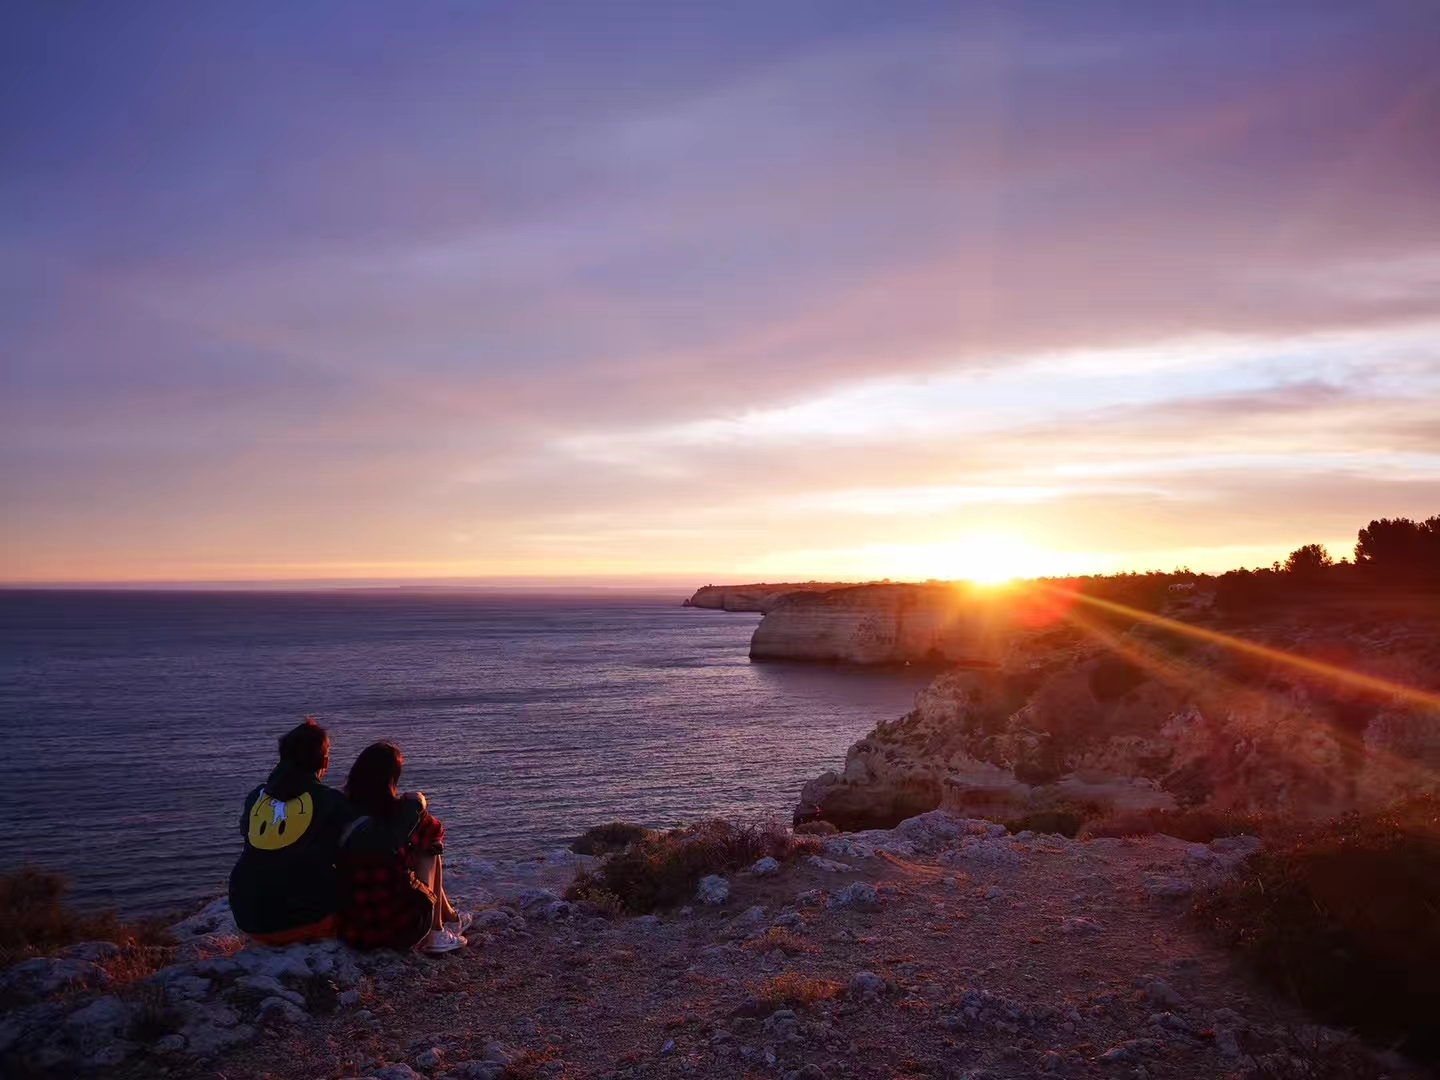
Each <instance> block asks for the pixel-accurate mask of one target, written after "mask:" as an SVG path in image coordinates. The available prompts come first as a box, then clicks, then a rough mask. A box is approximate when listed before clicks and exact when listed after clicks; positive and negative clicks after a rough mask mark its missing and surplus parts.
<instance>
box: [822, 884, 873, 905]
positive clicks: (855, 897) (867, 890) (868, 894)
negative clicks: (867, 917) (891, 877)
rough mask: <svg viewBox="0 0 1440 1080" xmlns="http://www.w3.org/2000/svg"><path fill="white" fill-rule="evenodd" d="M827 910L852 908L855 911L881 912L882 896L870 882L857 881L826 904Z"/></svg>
mask: <svg viewBox="0 0 1440 1080" xmlns="http://www.w3.org/2000/svg"><path fill="white" fill-rule="evenodd" d="M825 906H826V907H827V908H851V909H853V910H855V911H879V910H880V894H879V893H878V892H876V891H875V886H874V885H871V884H870V883H869V882H865V881H856V882H853V883H851V884H849V885H847V886H845V888H843V889H841V890H840V891H839V892H838V893H836V894H835V895H834V896H832V897H830V899H829V900H827V901H826V902H825Z"/></svg>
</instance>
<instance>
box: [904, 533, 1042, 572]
mask: <svg viewBox="0 0 1440 1080" xmlns="http://www.w3.org/2000/svg"><path fill="white" fill-rule="evenodd" d="M893 554H894V555H895V556H897V558H896V559H895V560H894V564H893V565H892V567H891V569H890V570H889V574H890V576H892V577H896V578H901V579H909V580H917V579H919V580H923V579H930V578H935V579H939V580H944V581H971V582H974V583H975V584H977V585H1001V584H1004V583H1005V582H1008V581H1014V580H1016V579H1018V578H1027V577H1036V576H1037V575H1040V574H1046V573H1052V572H1053V564H1054V563H1055V558H1056V557H1055V555H1054V554H1053V553H1050V552H1045V551H1041V550H1040V549H1038V548H1036V547H1035V546H1034V545H1032V544H1030V543H1028V542H1027V541H1025V540H1022V539H1021V538H1020V537H1018V536H1014V535H1012V534H1008V533H975V534H972V535H969V536H961V537H956V538H955V539H953V540H947V541H944V542H940V543H934V544H920V545H916V546H914V547H910V548H906V549H903V550H898V551H895V552H893Z"/></svg>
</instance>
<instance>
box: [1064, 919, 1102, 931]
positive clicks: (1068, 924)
mask: <svg viewBox="0 0 1440 1080" xmlns="http://www.w3.org/2000/svg"><path fill="white" fill-rule="evenodd" d="M1104 929H1105V928H1104V927H1103V926H1101V925H1100V924H1099V923H1097V922H1096V921H1095V920H1094V919H1085V918H1081V917H1079V916H1066V917H1064V918H1062V919H1061V920H1060V932H1061V933H1062V934H1098V933H1100V932H1101V931H1102V930H1104Z"/></svg>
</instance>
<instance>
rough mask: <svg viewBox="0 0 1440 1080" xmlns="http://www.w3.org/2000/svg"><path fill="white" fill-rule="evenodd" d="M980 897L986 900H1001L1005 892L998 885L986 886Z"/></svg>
mask: <svg viewBox="0 0 1440 1080" xmlns="http://www.w3.org/2000/svg"><path fill="white" fill-rule="evenodd" d="M982 895H983V896H984V897H985V899H986V900H1001V899H1004V896H1005V890H1004V889H1002V888H1000V886H998V885H987V886H986V887H985V892H984V893H983V894H982Z"/></svg>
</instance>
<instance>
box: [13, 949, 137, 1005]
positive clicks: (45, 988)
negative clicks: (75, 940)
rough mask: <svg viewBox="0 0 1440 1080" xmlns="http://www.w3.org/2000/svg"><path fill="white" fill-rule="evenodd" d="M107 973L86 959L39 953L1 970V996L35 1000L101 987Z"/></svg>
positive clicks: (106, 977)
mask: <svg viewBox="0 0 1440 1080" xmlns="http://www.w3.org/2000/svg"><path fill="white" fill-rule="evenodd" d="M109 985H110V976H109V974H107V973H106V971H105V969H104V968H102V967H100V965H98V964H95V963H93V962H91V961H89V960H77V959H70V960H66V959H60V958H57V957H53V956H39V957H36V958H35V959H33V960H23V961H21V962H20V963H18V964H15V965H14V966H13V967H11V968H10V969H9V970H8V971H6V972H4V973H3V974H0V998H12V999H19V1000H21V1001H37V1000H40V999H43V998H48V997H51V996H53V995H55V994H58V993H60V992H61V991H69V990H104V989H105V988H106V987H108V986H109Z"/></svg>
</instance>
